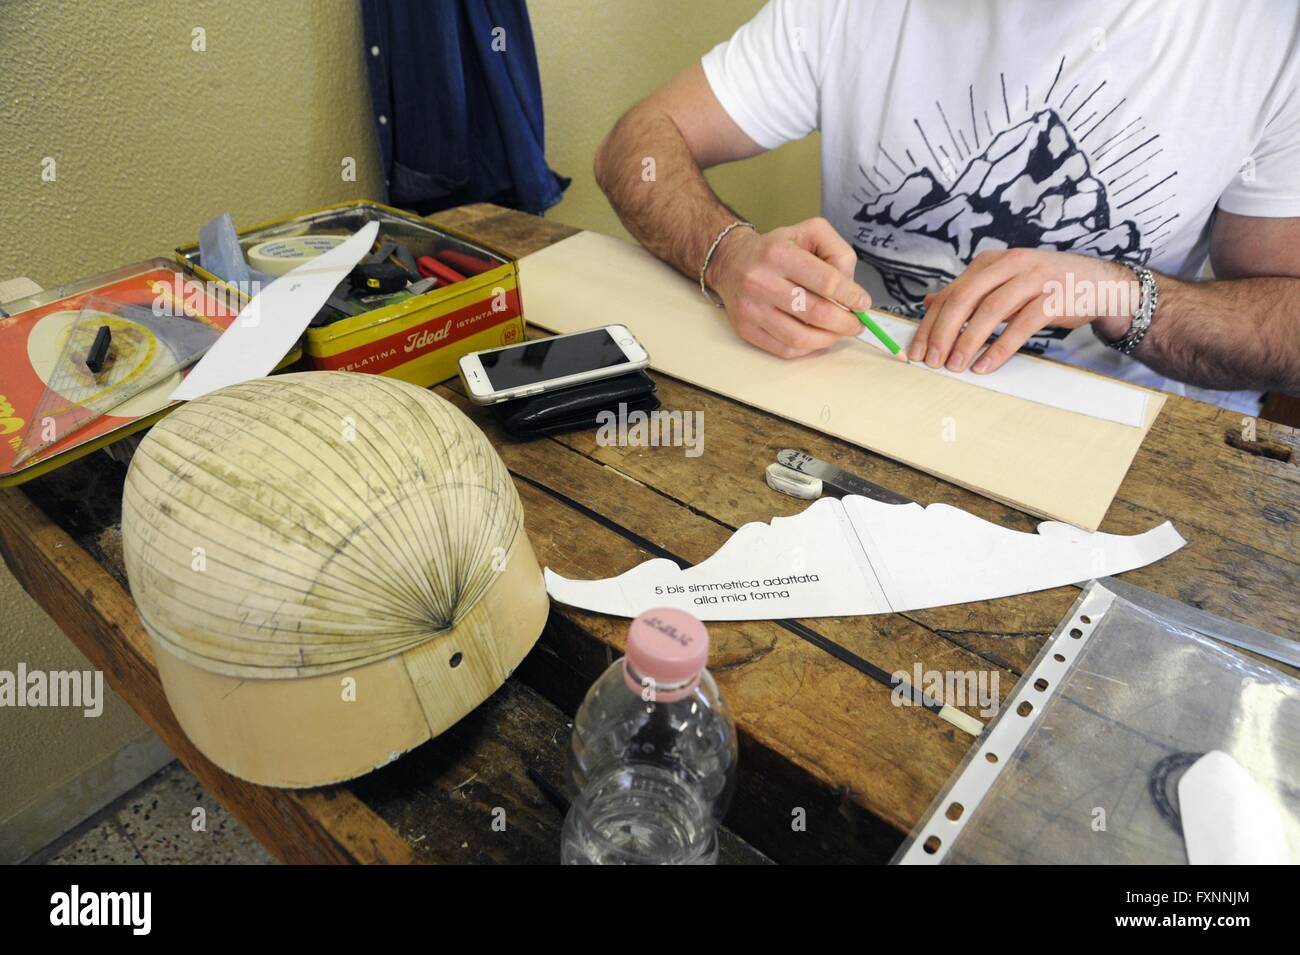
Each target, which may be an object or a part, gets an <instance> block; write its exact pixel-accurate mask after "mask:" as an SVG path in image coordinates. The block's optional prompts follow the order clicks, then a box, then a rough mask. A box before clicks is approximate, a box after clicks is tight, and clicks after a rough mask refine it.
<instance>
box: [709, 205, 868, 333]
mask: <svg viewBox="0 0 1300 955" xmlns="http://www.w3.org/2000/svg"><path fill="white" fill-rule="evenodd" d="M856 264H857V256H856V255H855V254H854V252H853V249H852V248H851V247H850V246H849V244H848V243H847V242H845V241H844V239H843V238H842V237H841V236H840V234H839V233H838V232H836V231H835V229H834V227H832V226H831V224H830V223H829V222H827V221H826V220H825V219H820V218H818V219H808V220H806V221H804V222H799V223H796V224H795V225H792V226H786V227H783V228H780V229H773V230H772V231H771V232H766V233H758V232H755V231H753V230H751V229H733V230H732V231H731V232H730V233H729V234H728V235H727V236H726V237H725V238H724V239H723V240H722V242H721V243H720V244H719V245H718V248H717V251H716V252H715V253H714V255H713V257H712V259H710V261H709V267H708V270H707V271H706V273H705V281H706V282H707V284H708V285H709V287H710V288H712V289H713V290H714V291H715V292H717V294H718V295H719V296H720V297H721V298H722V302H723V305H724V306H725V307H726V310H727V318H728V319H729V320H730V321H731V324H732V326H733V327H734V328H735V330H736V334H737V335H739V336H740V337H741V338H743V339H744V340H745V341H747V342H749V343H750V344H752V345H757V346H758V347H759V348H761V349H763V350H764V351H768V352H771V353H772V354H774V355H778V356H780V357H781V358H797V357H800V356H802V355H809V354H812V353H813V352H819V351H823V350H825V349H827V348H829V347H831V346H832V345H834V344H835V343H836V342H837V341H839V340H840V339H841V338H843V337H846V336H856V335H858V334H860V333H861V331H862V328H863V324H865V323H864V322H862V321H860V320H859V319H858V318H856V317H855V316H854V315H853V314H851V312H850V311H849V310H851V311H852V312H863V313H865V311H866V309H867V308H869V307H870V305H871V296H870V295H868V294H867V292H866V290H865V289H863V288H862V286H860V285H858V284H857V283H856V282H855V281H854V280H853V269H854V266H855V265H856ZM868 327H869V326H868ZM891 350H892V349H891Z"/></svg>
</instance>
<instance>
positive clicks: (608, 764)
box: [561, 609, 736, 865]
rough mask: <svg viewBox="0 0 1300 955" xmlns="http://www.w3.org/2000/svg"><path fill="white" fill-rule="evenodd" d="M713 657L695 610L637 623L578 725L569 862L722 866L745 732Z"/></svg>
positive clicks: (655, 614)
mask: <svg viewBox="0 0 1300 955" xmlns="http://www.w3.org/2000/svg"><path fill="white" fill-rule="evenodd" d="M708 659H709V634H708V631H706V630H705V629H704V624H702V623H700V621H698V620H696V619H695V618H694V617H693V616H691V615H690V614H688V613H686V612H684V611H681V610H670V609H664V610H648V611H646V612H645V613H643V614H641V616H639V617H637V618H636V619H635V620H633V621H632V625H631V627H630V628H629V630H628V637H627V656H625V657H623V658H622V659H621V660H617V661H615V662H614V663H613V665H611V666H610V668H609V669H608V670H606V671H605V672H604V674H603V675H602V676H601V677H600V679H599V680H597V681H596V682H595V683H594V684H593V685H592V687H591V689H590V690H589V691H588V692H587V697H586V699H584V700H583V701H582V706H581V707H579V709H578V715H577V717H576V718H575V719H574V721H573V742H572V745H571V747H570V750H569V771H570V775H571V778H572V790H573V802H572V803H571V805H570V807H569V814H568V816H566V817H565V820H564V843H563V847H562V849H561V858H562V860H563V862H564V863H565V864H578V865H637V864H641V865H712V864H714V863H716V862H717V861H718V825H719V824H720V823H721V821H722V817H723V816H724V815H726V812H727V806H728V804H729V803H730V802H731V793H732V789H733V783H734V780H735V772H736V728H735V725H734V724H733V723H732V721H731V714H730V713H728V712H727V706H726V704H725V703H723V701H722V697H721V696H719V695H718V687H717V684H715V683H714V682H713V677H712V676H711V675H710V674H709V671H708V670H706V669H705V668H704V667H705V664H707V663H708Z"/></svg>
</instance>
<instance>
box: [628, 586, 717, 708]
mask: <svg viewBox="0 0 1300 955" xmlns="http://www.w3.org/2000/svg"><path fill="white" fill-rule="evenodd" d="M708 662H709V632H708V630H706V629H705V628H704V624H702V623H700V621H699V620H697V619H695V617H693V616H691V615H690V614H689V613H687V612H686V611H685V610H673V609H672V608H670V607H660V608H657V609H655V610H647V611H646V612H645V613H643V614H641V615H640V616H639V617H637V618H636V619H635V620H633V621H632V625H631V626H630V627H628V631H627V656H625V657H624V658H623V679H624V680H625V681H626V682H627V685H628V686H629V687H630V688H631V689H633V690H634V691H636V693H637V694H639V695H641V696H643V697H645V696H647V693H646V690H647V689H648V687H647V686H646V684H645V683H644V680H645V679H649V680H651V681H653V684H654V699H655V700H657V701H660V702H663V703H672V702H674V701H676V700H680V699H683V698H684V697H686V696H689V695H690V692H691V691H692V690H694V689H695V684H697V683H699V681H700V672H701V671H702V670H703V669H704V667H705V666H706V665H707V664H708Z"/></svg>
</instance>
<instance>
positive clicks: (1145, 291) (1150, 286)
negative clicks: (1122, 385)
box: [1106, 262, 1160, 355]
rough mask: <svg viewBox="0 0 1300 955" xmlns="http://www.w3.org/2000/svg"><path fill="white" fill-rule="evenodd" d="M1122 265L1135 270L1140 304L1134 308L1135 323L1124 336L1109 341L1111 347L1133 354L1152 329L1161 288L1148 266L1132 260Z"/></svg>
mask: <svg viewBox="0 0 1300 955" xmlns="http://www.w3.org/2000/svg"><path fill="white" fill-rule="evenodd" d="M1120 264H1121V265H1127V266H1128V267H1129V268H1130V269H1132V270H1133V274H1134V275H1135V276H1137V280H1138V288H1139V293H1138V304H1137V308H1135V309H1134V310H1133V324H1131V325H1130V326H1129V328H1128V331H1127V332H1125V333H1124V336H1123V337H1122V338H1117V339H1116V340H1115V341H1113V342H1107V343H1106V344H1107V345H1109V346H1110V347H1111V348H1113V349H1115V350H1116V351H1118V352H1122V353H1123V354H1125V355H1132V354H1133V353H1134V352H1135V351H1137V347H1138V345H1141V344H1142V339H1144V338H1146V335H1147V332H1148V331H1150V329H1151V319H1153V318H1155V314H1156V305H1157V304H1158V303H1159V301H1160V289H1159V287H1158V286H1157V285H1156V277H1155V275H1154V273H1152V271H1151V270H1150V269H1148V268H1144V267H1143V266H1140V265H1133V264H1132V263H1131V262H1122V263H1120Z"/></svg>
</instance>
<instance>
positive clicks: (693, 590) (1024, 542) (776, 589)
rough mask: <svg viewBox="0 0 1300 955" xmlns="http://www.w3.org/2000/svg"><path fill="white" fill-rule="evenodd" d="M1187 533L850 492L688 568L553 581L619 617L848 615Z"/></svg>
mask: <svg viewBox="0 0 1300 955" xmlns="http://www.w3.org/2000/svg"><path fill="white" fill-rule="evenodd" d="M1184 543H1186V542H1185V541H1184V540H1183V538H1182V537H1181V536H1180V535H1179V533H1178V532H1177V531H1176V530H1174V527H1173V525H1172V524H1170V523H1169V522H1168V521H1166V522H1165V523H1163V524H1161V525H1160V526H1159V527H1155V528H1153V529H1151V530H1149V531H1147V532H1145V533H1143V534H1138V535H1135V536H1132V537H1124V536H1119V535H1115V534H1102V533H1090V532H1088V531H1083V530H1079V529H1078V528H1077V527H1072V526H1070V525H1068V524H1060V523H1057V522H1055V521H1046V522H1044V523H1042V524H1040V525H1038V533H1036V534H1026V533H1022V532H1020V531H1013V530H1008V529H1007V528H1005V527H999V526H998V525H996V524H990V523H989V522H988V521H985V520H981V519H980V518H978V517H975V516H974V515H973V514H968V513H966V512H965V511H962V510H959V509H958V508H955V507H949V506H948V505H946V504H931V505H930V506H929V507H922V506H921V505H920V504H882V503H881V502H879V501H874V500H871V499H870V498H865V497H858V496H849V497H846V498H844V499H843V500H842V501H840V500H835V499H833V498H822V499H821V500H819V501H816V502H814V503H813V504H812V505H810V506H809V507H808V508H807V509H806V510H805V511H804V512H803V513H801V514H797V515H795V516H793V517H778V518H774V519H773V520H772V522H771V523H770V524H763V523H758V522H755V523H752V524H746V525H744V526H743V527H741V528H739V529H738V530H737V531H736V532H735V533H734V534H733V535H732V536H731V537H730V539H728V540H727V542H726V543H725V544H723V545H722V546H721V547H720V548H718V550H717V552H715V553H714V554H713V555H712V556H711V557H709V558H708V559H707V560H704V561H703V562H701V563H699V564H696V565H695V566H694V567H690V568H688V569H686V570H682V569H681V568H680V567H678V566H677V565H676V564H675V563H673V562H672V561H670V560H664V559H662V558H659V559H656V560H649V561H646V562H645V563H643V564H640V565H639V566H637V567H634V568H632V569H631V570H629V571H627V572H626V573H624V574H620V575H619V576H617V577H610V578H607V579H605V580H590V581H579V580H569V579H567V578H565V577H561V576H560V575H559V574H556V573H555V572H554V571H552V570H551V569H550V568H547V570H546V589H547V591H548V592H549V593H550V595H551V596H552V597H553V598H554V599H556V600H558V601H560V602H561V603H565V604H569V605H571V606H575V607H583V608H585V609H587V610H595V611H598V612H601V613H607V614H612V615H614V616H619V617H634V616H636V615H637V614H639V613H641V612H642V611H644V610H648V609H650V608H652V607H678V608H680V609H683V610H689V611H690V612H692V613H694V614H695V615H696V616H697V617H699V618H700V619H701V620H773V619H784V618H787V617H848V616H857V615H861V614H873V613H889V612H898V611H904V610H919V609H922V608H924V607H940V606H944V605H946V604H957V603H968V602H970V601H974V600H990V599H993V598H996V597H1007V596H1010V595H1012V594H1021V593H1029V592H1031V591H1035V590H1046V589H1048V588H1051V587H1059V586H1062V585H1065V584H1073V583H1077V582H1079V581H1083V580H1088V579H1090V578H1093V577H1105V576H1109V575H1111V574H1118V573H1122V572H1124V571H1126V570H1132V569H1134V568H1136V567H1142V566H1144V565H1146V564H1149V563H1152V562H1154V561H1156V560H1159V559H1160V558H1162V557H1166V556H1168V555H1169V554H1172V553H1173V552H1174V551H1176V550H1178V548H1180V547H1182V546H1183V544H1184Z"/></svg>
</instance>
